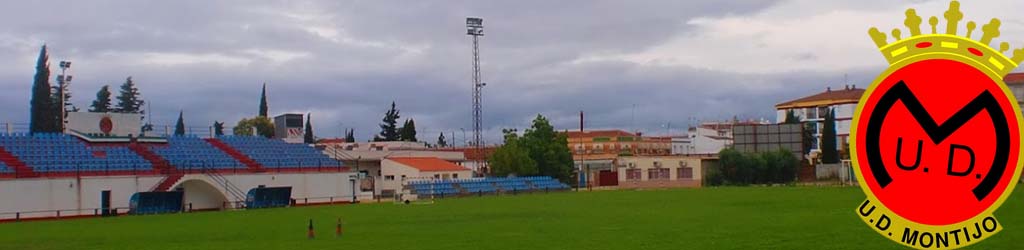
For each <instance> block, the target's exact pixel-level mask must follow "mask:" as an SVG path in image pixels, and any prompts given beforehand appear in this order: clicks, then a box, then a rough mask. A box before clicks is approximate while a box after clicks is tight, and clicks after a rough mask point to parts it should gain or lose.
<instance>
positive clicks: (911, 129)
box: [850, 1, 1024, 249]
mask: <svg viewBox="0 0 1024 250" xmlns="http://www.w3.org/2000/svg"><path fill="white" fill-rule="evenodd" d="M942 17H943V18H944V20H945V25H940V23H939V18H938V17H935V16H932V17H931V18H928V19H927V23H924V19H923V18H922V17H920V16H918V14H917V13H916V11H915V10H914V9H908V10H907V11H906V20H905V22H904V24H905V26H906V28H907V31H906V33H904V32H903V31H901V30H900V29H893V30H892V32H891V33H889V34H891V36H889V34H886V33H883V32H881V31H879V30H878V29H877V28H871V29H870V30H869V31H868V33H869V35H870V37H871V39H872V40H874V42H875V44H876V45H877V46H878V48H879V51H880V52H881V53H882V55H883V56H884V57H885V59H886V60H887V61H888V62H889V68H888V69H886V70H885V72H883V73H882V74H881V75H880V76H879V77H878V78H877V79H875V81H874V82H873V83H872V84H871V85H870V86H869V87H868V88H867V90H866V92H865V93H864V96H863V97H861V99H860V102H859V104H858V106H857V110H856V113H855V115H854V118H853V122H852V123H851V137H852V138H853V139H852V140H851V141H850V144H851V145H850V148H851V150H852V151H851V158H852V160H853V165H854V167H853V168H854V173H855V174H856V176H857V180H858V181H859V183H860V186H861V189H863V191H864V193H865V194H866V195H867V199H866V200H865V201H864V202H862V203H861V204H859V206H857V208H856V209H855V211H856V214H857V216H859V217H860V218H861V219H862V220H863V221H864V222H865V223H867V225H868V226H869V227H871V228H872V229H874V230H875V231H877V232H878V233H880V234H881V235H882V236H883V237H886V238H889V239H890V240H893V241H895V242H897V243H900V244H903V245H906V246H909V247H913V248H934V249H948V248H959V247H963V246H967V245H971V244H974V243H977V242H980V241H982V240H984V239H986V238H988V237H990V236H992V235H994V234H996V233H998V232H999V231H1000V230H1002V225H1001V224H999V221H998V220H997V219H996V218H995V217H994V216H993V212H994V211H995V210H996V209H998V208H999V206H1000V205H1002V204H1003V202H1004V201H1005V200H1006V199H1007V197H1009V195H1010V193H1011V192H1012V191H1013V188H1014V186H1015V185H1016V182H1017V180H1019V178H1020V173H1021V168H1022V162H1021V158H1022V151H1021V137H1022V130H1021V122H1022V118H1021V111H1020V107H1018V105H1017V100H1016V99H1015V98H1014V96H1013V94H1012V93H1011V92H1010V90H1009V89H1008V88H1007V86H1006V84H1005V83H1004V82H1003V77H1004V76H1006V75H1007V74H1009V73H1010V71H1012V70H1013V69H1015V68H1016V67H1017V65H1018V64H1019V63H1021V61H1024V49H1017V50H1014V51H1012V57H1007V56H1006V55H1004V53H1008V52H1009V49H1010V46H1009V44H1008V43H1006V42H1003V43H1001V44H1000V45H999V49H998V50H997V49H994V48H992V47H990V46H989V44H991V43H992V41H993V39H995V38H997V37H999V26H1000V21H999V19H991V20H990V21H988V22H986V23H985V24H980V25H979V24H977V23H975V22H973V21H968V22H961V21H962V19H963V13H961V12H960V3H959V2H956V1H953V2H951V3H950V5H949V9H948V10H947V11H946V12H945V13H944V14H943V15H942ZM960 25H964V26H963V27H961V26H960ZM979 26H980V27H979ZM978 28H980V30H978ZM903 34H906V35H905V36H904V35H903ZM972 37H976V38H980V39H978V40H973V39H972Z"/></svg>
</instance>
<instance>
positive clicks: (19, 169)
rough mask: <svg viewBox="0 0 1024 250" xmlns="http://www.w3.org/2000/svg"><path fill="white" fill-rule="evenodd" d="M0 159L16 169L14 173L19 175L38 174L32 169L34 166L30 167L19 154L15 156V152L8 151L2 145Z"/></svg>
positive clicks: (29, 175)
mask: <svg viewBox="0 0 1024 250" xmlns="http://www.w3.org/2000/svg"><path fill="white" fill-rule="evenodd" d="M0 161H2V162H3V163H4V164H5V165H7V166H8V167H10V168H11V169H12V170H14V173H15V174H17V175H18V176H25V177H31V176H36V173H35V171H33V170H32V167H29V166H28V164H25V162H22V161H21V160H19V159H18V157H17V156H14V154H11V152H8V151H7V149H5V148H4V147H0Z"/></svg>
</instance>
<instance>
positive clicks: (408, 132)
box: [398, 119, 418, 142]
mask: <svg viewBox="0 0 1024 250" xmlns="http://www.w3.org/2000/svg"><path fill="white" fill-rule="evenodd" d="M398 136H399V137H400V138H399V139H400V140H402V141H411V142H415V141H418V140H416V121H413V120H412V119H408V120H405V124H403V125H402V128H400V129H398Z"/></svg>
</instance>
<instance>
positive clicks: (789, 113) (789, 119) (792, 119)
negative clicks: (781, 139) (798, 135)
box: [782, 109, 800, 124]
mask: <svg viewBox="0 0 1024 250" xmlns="http://www.w3.org/2000/svg"><path fill="white" fill-rule="evenodd" d="M782 123H785V124H796V123H800V117H799V116H797V115H796V112H793V110H792V109H790V110H786V120H785V121H782Z"/></svg>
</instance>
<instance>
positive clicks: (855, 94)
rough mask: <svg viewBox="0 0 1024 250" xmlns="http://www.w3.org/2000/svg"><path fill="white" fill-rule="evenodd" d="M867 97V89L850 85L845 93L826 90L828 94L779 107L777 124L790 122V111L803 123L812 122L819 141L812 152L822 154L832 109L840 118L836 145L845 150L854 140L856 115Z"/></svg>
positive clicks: (845, 88) (786, 103)
mask: <svg viewBox="0 0 1024 250" xmlns="http://www.w3.org/2000/svg"><path fill="white" fill-rule="evenodd" d="M862 95H864V89H858V88H857V86H856V85H847V86H844V87H843V89H837V90H832V88H831V87H829V88H826V89H825V92H821V93H817V94H814V95H810V96H806V97H802V98H797V99H794V100H791V101H787V102H782V103H779V104H776V105H775V109H776V114H777V118H776V122H777V123H783V122H785V121H786V113H787V112H788V111H790V110H792V111H793V113H794V114H795V115H796V116H797V117H800V121H801V122H809V123H810V124H811V125H810V126H811V130H813V131H814V138H815V140H814V141H812V142H811V151H812V152H820V148H819V145H820V144H821V131H822V128H823V127H824V122H825V113H826V112H827V111H828V110H829V109H832V110H834V112H835V118H836V145H838V147H839V148H837V149H840V150H841V149H842V148H843V147H846V145H849V144H847V142H848V141H849V140H848V137H849V136H850V123H851V122H852V121H853V112H854V111H856V110H857V103H858V102H860V97H861V96H862Z"/></svg>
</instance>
